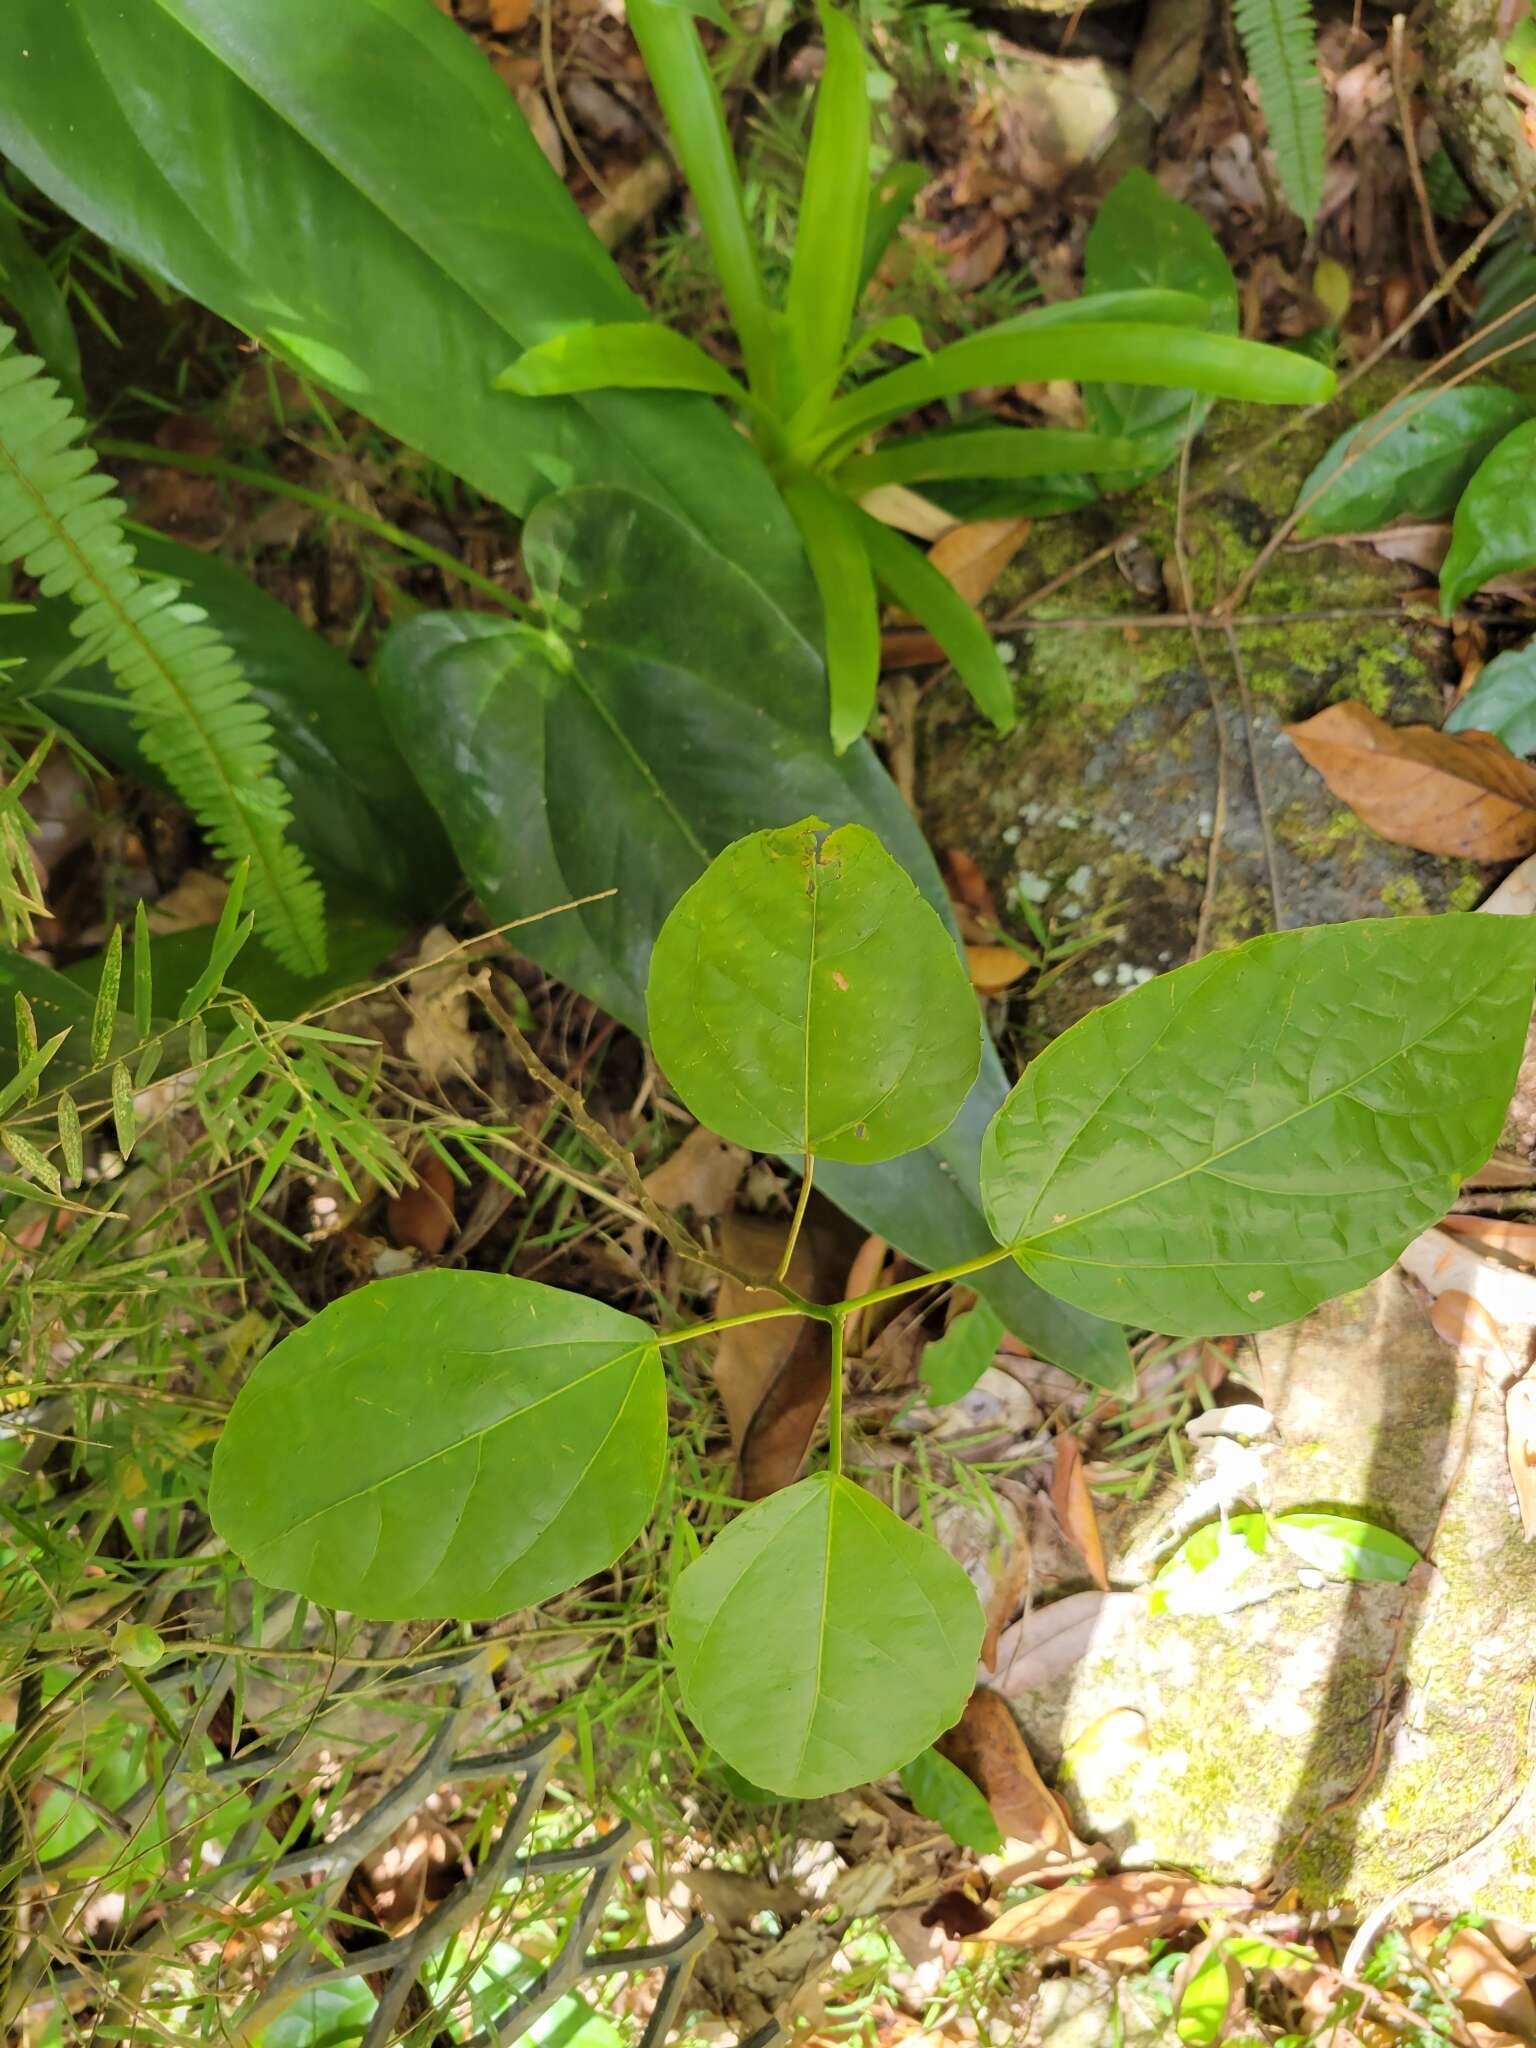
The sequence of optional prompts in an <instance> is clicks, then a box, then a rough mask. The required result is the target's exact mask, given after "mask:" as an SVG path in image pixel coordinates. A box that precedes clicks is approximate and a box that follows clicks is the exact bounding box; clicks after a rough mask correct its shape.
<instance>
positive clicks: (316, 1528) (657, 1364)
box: [209, 1272, 667, 1621]
mask: <svg viewBox="0 0 1536 2048" xmlns="http://www.w3.org/2000/svg"><path fill="white" fill-rule="evenodd" d="M666 1434H667V1418H666V1390H665V1385H664V1382H663V1378H662V1370H661V1355H660V1353H659V1352H658V1351H657V1349H656V1345H655V1343H654V1341H653V1335H652V1332H651V1331H650V1330H649V1329H647V1327H646V1326H645V1324H644V1323H640V1322H637V1321H636V1320H635V1318H634V1317H633V1316H626V1315H621V1314H620V1313H619V1312H618V1310H617V1309H611V1308H608V1307H605V1306H604V1304H603V1303H601V1302H597V1301H590V1300H588V1299H587V1298H586V1297H585V1296H584V1295H579V1294H567V1293H566V1292H565V1291H564V1290H563V1289H561V1288H558V1287H541V1286H539V1285H538V1284H537V1283H536V1282H534V1281H532V1280H512V1279H509V1278H507V1277H506V1276H505V1275H503V1274H500V1273H448V1272H433V1273H413V1274H411V1275H409V1276H408V1277H406V1278H404V1279H399V1280H379V1281H375V1282H373V1284H372V1285H370V1286H368V1287H363V1288H360V1289H359V1290H358V1291H357V1292H356V1293H355V1294H347V1295H343V1296H342V1298H341V1299H340V1300H339V1301H333V1302H332V1303H331V1304H330V1306H329V1307H328V1308H324V1309H322V1310H321V1311H320V1313H319V1315H317V1316H316V1317H315V1318H314V1320H313V1322H309V1323H306V1324H305V1325H304V1327H303V1329H301V1330H297V1331H295V1332H294V1334H293V1335H292V1336H291V1337H285V1338H284V1339H283V1341H282V1343H280V1344H279V1345H278V1346H277V1347H276V1349H275V1350H273V1351H271V1352H269V1353H268V1354H267V1356H266V1357H265V1358H264V1359H263V1360H262V1361H261V1363H260V1364H259V1365H258V1366H257V1367H256V1370H255V1371H254V1372H253V1373H252V1374H251V1377H250V1378H249V1380H247V1382H246V1384H245V1385H244V1387H242V1388H241V1390H240V1393H239V1395H238V1396H237V1398H236V1401H235V1405H234V1407H233V1408H232V1409H231V1410H230V1413H229V1419H228V1421H227V1422H226V1423H225V1425H224V1430H223V1434H222V1435H221V1436H220V1438H219V1443H218V1449H217V1450H216V1452H215V1454H214V1460H213V1484H212V1491H211V1493H210V1496H209V1512H210V1514H211V1515H212V1518H213V1524H214V1527H215V1528H216V1529H217V1530H218V1532H219V1534H220V1535H221V1536H222V1537H223V1538H224V1540H225V1541H226V1542H227V1543H228V1544H229V1546H230V1548H231V1549H232V1550H233V1551H234V1552H235V1554H236V1555H237V1556H238V1557H240V1558H242V1559H243V1560H244V1561H245V1563H246V1564H247V1565H248V1566H249V1567H250V1569H251V1571H252V1573H253V1574H254V1576H255V1577H256V1578H258V1579H260V1580H262V1581H263V1583H264V1584H266V1585H269V1586H281V1587H283V1588H285V1589H286V1590H288V1591H291V1592H296V1593H302V1594H304V1595H305V1596H306V1598H308V1599H311V1600H318V1601H319V1602H320V1603H321V1604H322V1605H323V1606H326V1607H344V1608H347V1609H349V1610H350V1611H351V1612H353V1613H356V1614H366V1615H368V1616H370V1617H372V1618H374V1619H377V1620H381V1621H387V1620H395V1619H399V1620H415V1619H422V1620H425V1619H428V1618H432V1617H436V1616H450V1617H453V1618H455V1619H458V1620H461V1621H465V1620H474V1619H477V1618H487V1617H490V1616H493V1615H498V1614H506V1613H508V1612H510V1611H511V1610H512V1609H513V1608H517V1607H526V1606H528V1605H530V1604H531V1603H532V1602H534V1601H537V1600H547V1599H548V1598H549V1597H550V1596H551V1595H552V1594H554V1593H560V1592H563V1591H564V1590H565V1589H566V1588H567V1587H568V1586H574V1585H576V1584H577V1583H578V1582H579V1581H580V1580H582V1579H584V1578H586V1577H588V1576H589V1575H590V1574H591V1573H593V1572H596V1571H601V1570H602V1569H603V1567H604V1566H606V1565H610V1564H612V1563H613V1561H614V1559H615V1558H616V1557H618V1556H620V1555H621V1554H622V1553H623V1551H625V1550H626V1549H627V1548H628V1546H629V1545H630V1544H631V1543H632V1542H633V1541H634V1539H635V1537H636V1536H638V1535H639V1533H640V1530H641V1529H642V1527H643V1526H644V1524H645V1520H646V1517H647V1515H649V1513H650V1511H651V1508H652V1505H653V1504H654V1502H655V1499H656V1490H657V1487H658V1486H659V1485H660V1483H661V1467H662V1460H663V1458H664V1456H665V1454H666Z"/></svg>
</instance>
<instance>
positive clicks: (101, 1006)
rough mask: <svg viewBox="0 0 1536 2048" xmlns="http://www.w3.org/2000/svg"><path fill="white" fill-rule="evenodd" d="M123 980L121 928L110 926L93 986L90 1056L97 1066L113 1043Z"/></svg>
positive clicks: (116, 925)
mask: <svg viewBox="0 0 1536 2048" xmlns="http://www.w3.org/2000/svg"><path fill="white" fill-rule="evenodd" d="M122 981H123V928H122V926H121V925H120V924H115V925H113V927H112V936H111V938H110V939H108V941H107V950H106V952H105V954H104V955H103V957H102V962H101V980H100V981H99V982H98V983H97V985H96V1007H95V1009H94V1010H93V1011H92V1012H91V1059H92V1060H93V1061H94V1063H95V1064H96V1065H97V1066H100V1065H101V1062H102V1061H103V1060H104V1059H105V1058H106V1056H107V1053H108V1052H109V1050H110V1049H111V1045H112V1027H113V1026H114V1025H115V1024H116V1022H117V992H118V990H119V989H120V988H121V986H122Z"/></svg>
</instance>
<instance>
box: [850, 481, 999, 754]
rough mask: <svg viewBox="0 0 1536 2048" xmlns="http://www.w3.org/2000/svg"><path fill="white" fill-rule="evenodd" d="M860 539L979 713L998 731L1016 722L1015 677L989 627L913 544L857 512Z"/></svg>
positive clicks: (883, 579) (894, 594)
mask: <svg viewBox="0 0 1536 2048" xmlns="http://www.w3.org/2000/svg"><path fill="white" fill-rule="evenodd" d="M855 517H856V518H857V521H858V531H859V536H860V538H861V539H862V541H863V543H864V547H865V550H866V552H867V553H868V555H869V559H870V561H871V562H872V563H873V564H874V568H875V574H876V575H877V576H878V577H879V579H880V581H881V582H882V583H883V584H884V585H885V587H886V589H887V590H888V591H889V592H890V594H891V596H892V597H893V598H895V600H896V602H897V603H898V604H899V605H902V606H904V607H905V609H906V610H907V611H909V612H911V613H912V615H913V617H914V618H917V619H919V620H921V621H922V623H923V624H924V625H925V626H926V627H927V628H928V630H929V632H930V633H931V634H932V635H933V637H934V639H935V640H937V641H938V643H939V645H940V646H941V647H942V648H943V650H944V652H945V653H946V654H947V655H948V656H949V658H950V660H951V661H952V662H953V663H954V664H955V673H956V674H957V675H958V676H959V678H960V680H961V682H963V683H964V684H965V687H966V688H967V689H968V690H969V691H970V693H971V695H972V697H974V698H975V700H976V704H977V707H978V709H980V710H981V711H982V712H984V713H985V715H986V716H987V717H988V718H990V719H991V721H992V723H993V724H994V725H995V726H996V728H997V730H998V731H999V732H1011V731H1012V729H1013V722H1014V708H1013V678H1012V676H1010V675H1009V673H1008V671H1007V669H1006V668H1005V667H1004V666H1003V662H1002V657H1001V656H1000V655H999V654H998V651H997V649H996V647H995V646H994V645H993V642H992V635H991V633H990V632H989V631H988V630H987V626H986V622H985V621H984V620H983V618H982V617H981V614H980V613H979V612H978V611H977V610H976V607H975V606H974V605H972V604H969V603H967V602H966V600H965V599H964V598H963V597H962V596H961V595H960V593H959V591H958V590H956V588H955V586H954V585H953V584H952V583H951V582H950V581H949V578H948V577H947V576H943V575H941V574H940V572H939V571H938V570H937V569H935V568H934V566H933V564H932V563H931V562H930V561H929V559H928V557H927V556H926V555H925V554H924V553H923V552H922V551H921V549H919V548H915V547H914V546H913V545H912V543H911V542H910V541H909V540H906V539H905V538H903V536H902V535H901V534H899V533H896V532H895V531H893V529H892V528H891V527H889V526H885V525H882V524H881V522H880V521H879V520H878V519H872V518H871V517H870V515H869V514H868V513H867V512H864V511H860V510H858V508H855Z"/></svg>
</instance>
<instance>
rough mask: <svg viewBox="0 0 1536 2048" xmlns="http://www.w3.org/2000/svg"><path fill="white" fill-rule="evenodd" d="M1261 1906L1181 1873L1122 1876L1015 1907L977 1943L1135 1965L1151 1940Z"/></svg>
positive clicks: (1131, 1872)
mask: <svg viewBox="0 0 1536 2048" xmlns="http://www.w3.org/2000/svg"><path fill="white" fill-rule="evenodd" d="M1256 1903H1257V1902H1256V1900H1255V1898H1254V1896H1253V1893H1252V1892H1245V1891H1239V1890H1237V1889H1236V1888H1235V1887H1233V1886H1230V1885H1215V1884H1199V1883H1197V1882H1196V1881H1195V1879H1194V1878H1192V1877H1186V1876H1184V1874H1183V1873H1182V1872H1181V1871H1176V1870H1175V1871H1170V1870H1123V1871H1121V1872H1120V1873H1119V1875H1118V1876H1116V1877H1095V1878H1090V1879H1089V1880H1088V1881H1087V1883H1086V1884H1072V1885H1063V1886H1062V1887H1061V1889H1060V1890H1059V1891H1054V1892H1042V1893H1041V1894H1040V1896H1039V1897H1038V1898H1034V1899H1026V1900H1025V1901H1024V1903H1023V1905H1022V1906H1010V1907H1009V1908H1008V1910H1007V1911H1006V1912H1004V1913H1000V1914H999V1915H998V1917H997V1919H995V1920H994V1921H993V1922H992V1925H991V1926H990V1927H988V1928H987V1929H986V1930H985V1931H984V1932H983V1933H981V1934H980V1935H978V1936H977V1937H976V1938H977V1940H979V1941H989V1942H996V1943H999V1944H1003V1945H1006V1946H1007V1947H1009V1948H1031V1949H1034V1948H1054V1949H1057V1950H1059V1951H1060V1952H1061V1954H1062V1955H1066V1956H1080V1957H1082V1958H1083V1959H1084V1960H1085V1961H1088V1962H1096V1963H1135V1962H1140V1961H1141V1960H1142V1958H1143V1957H1144V1956H1145V1955H1146V1952H1147V1944H1148V1943H1149V1942H1151V1941H1154V1940H1156V1939H1158V1938H1162V1939H1165V1940H1166V1939H1167V1938H1168V1937H1169V1936H1171V1935H1175V1934H1179V1933H1182V1932H1183V1931H1184V1930H1185V1929H1186V1928H1189V1927H1192V1926H1194V1925H1195V1923H1196V1922H1197V1921H1200V1920H1208V1919H1209V1918H1210V1917H1211V1916H1212V1915H1213V1914H1216V1913H1241V1912H1244V1911H1247V1910H1248V1909H1250V1908H1251V1907H1252V1906H1254V1905H1255V1904H1256Z"/></svg>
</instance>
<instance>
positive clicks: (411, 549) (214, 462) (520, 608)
mask: <svg viewBox="0 0 1536 2048" xmlns="http://www.w3.org/2000/svg"><path fill="white" fill-rule="evenodd" d="M96 448H97V451H98V453H100V454H102V455H115V456H117V457H118V458H119V459H120V460H121V461H124V462H153V463H157V464H158V465H159V466H160V467H161V468H162V469H184V470H187V471H189V472H190V473H191V474H192V475H193V476H212V477H217V478H219V480H220V481H221V482H224V483H232V484H249V485H251V487H252V488H253V489H255V490H258V491H270V492H271V493H272V495H273V496H274V497H277V498H292V499H293V501H294V503H295V504H298V505H308V506H310V507H311V508H312V509H313V510H314V511H316V512H323V513H325V514H326V516H327V517H328V518H331V519H344V520H346V521H347V522H348V524H349V525H352V526H357V527H361V529H362V531H363V532H364V533H371V534H372V535H373V537H374V539H375V540H382V541H387V542H388V543H389V545H390V546H391V547H396V548H399V549H400V550H401V552H402V553H403V554H407V555H415V556H416V558H417V559H418V560H419V561H422V562H429V563H430V564H431V565H432V567H433V568H434V569H440V570H441V571H442V573H443V574H444V575H445V576H454V577H457V579H458V580H459V582H460V583H464V584H467V585H468V586H469V588H470V589H471V590H478V591H479V592H480V594H481V595H482V596H483V597H490V598H494V599H495V601H496V603H497V604H499V605H501V606H502V607H503V608H504V609H505V610H507V611H509V612H511V613H513V614H514V616H516V617H517V618H520V619H526V620H537V618H538V614H537V613H536V612H535V611H534V610H533V609H532V607H531V606H529V605H526V604H524V603H523V602H522V600H521V599H520V598H516V597H514V596H513V595H512V594H511V592H510V591H507V590H503V589H502V587H501V585H500V584H499V583H493V582H492V581H491V579H490V577H489V576H482V575H481V574H480V572H479V570H478V569H471V568H470V567H469V565H468V564H467V563H465V562H461V561H460V560H459V558H458V556H457V555H450V554H449V553H448V552H447V551H446V550H445V549H443V548H435V547H433V546H432V545H431V543H430V542H429V541H424V540H418V539H417V538H416V535H415V534H414V533H407V532H406V530H405V528H404V527H403V526H396V525H395V523H394V521H393V520H390V519H380V518H378V517H377V516H376V514H374V513H372V512H362V511H359V509H358V508H357V506H355V505H348V504H344V503H343V502H342V500H341V499H340V498H328V497H327V496H326V495H325V493H324V492H323V491H312V490H310V489H309V488H308V487H307V486H306V485H304V484H295V483H290V482H289V481H288V479H287V477H284V476H274V475H273V474H272V472H271V471H270V470H265V469H251V468H250V467H248V466H247V465H246V464H245V463H243V462H224V461H221V460H220V458H219V457H218V456H216V455H186V454H183V453H181V452H180V451H179V450H177V449H171V448H156V447H154V446H153V445H152V444H151V443H150V442H148V441H106V440H103V441H98V442H97V443H96Z"/></svg>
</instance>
